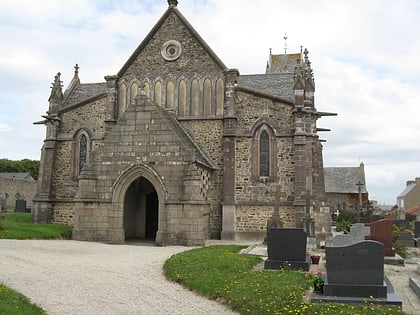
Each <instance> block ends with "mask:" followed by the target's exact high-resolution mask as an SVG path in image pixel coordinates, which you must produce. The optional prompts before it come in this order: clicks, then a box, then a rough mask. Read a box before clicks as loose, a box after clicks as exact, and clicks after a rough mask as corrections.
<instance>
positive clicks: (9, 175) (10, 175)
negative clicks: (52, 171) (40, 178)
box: [0, 173, 33, 180]
mask: <svg viewBox="0 0 420 315" xmlns="http://www.w3.org/2000/svg"><path fill="white" fill-rule="evenodd" d="M0 177H3V178H11V179H18V180H25V179H33V178H32V176H31V174H30V173H0Z"/></svg>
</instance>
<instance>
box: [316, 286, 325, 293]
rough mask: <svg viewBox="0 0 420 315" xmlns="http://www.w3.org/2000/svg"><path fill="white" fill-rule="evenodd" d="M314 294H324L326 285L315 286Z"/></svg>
mask: <svg viewBox="0 0 420 315" xmlns="http://www.w3.org/2000/svg"><path fill="white" fill-rule="evenodd" d="M314 293H318V294H322V293H324V285H323V284H321V285H315V286H314Z"/></svg>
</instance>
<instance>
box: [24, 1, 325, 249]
mask: <svg viewBox="0 0 420 315" xmlns="http://www.w3.org/2000/svg"><path fill="white" fill-rule="evenodd" d="M177 5H178V1H176V0H168V8H167V10H166V11H165V12H164V14H163V15H162V17H161V18H160V19H159V20H158V21H157V23H156V24H155V26H154V27H153V28H152V30H151V31H150V32H149V34H147V36H146V37H145V38H144V40H143V41H142V42H141V43H140V45H139V46H138V47H137V49H136V50H135V51H134V52H133V53H132V55H131V56H130V57H129V58H128V60H127V61H126V63H125V64H124V65H122V67H121V69H120V70H119V71H118V73H117V74H115V75H107V76H105V82H103V83H81V80H80V78H79V67H78V65H76V67H75V71H74V77H73V79H72V80H71V82H70V83H69V84H68V86H67V88H66V89H65V90H63V89H62V82H61V80H60V73H58V74H57V75H56V76H55V80H54V82H53V84H52V87H51V95H50V97H49V108H48V111H47V113H46V115H44V116H42V117H43V118H44V119H43V120H42V121H39V122H36V123H35V124H44V125H45V126H46V137H45V140H44V143H43V146H42V155H41V167H40V173H39V183H38V189H37V194H36V196H35V198H34V201H33V210H32V213H33V220H34V222H36V223H51V222H52V223H56V224H69V225H72V226H73V227H74V228H73V239H75V240H89V241H102V242H110V243H123V242H125V241H126V240H128V239H137V238H146V239H153V240H154V241H155V243H156V244H157V245H175V244H182V245H201V244H204V242H205V240H206V239H220V238H221V239H231V240H232V239H235V240H243V239H248V240H251V239H252V240H262V239H263V238H264V236H265V234H266V230H267V222H269V220H271V218H272V217H273V215H276V217H277V218H279V219H280V221H281V223H282V224H283V226H285V227H302V226H303V225H304V221H305V220H307V219H308V218H312V219H313V218H315V217H316V215H315V214H316V213H317V212H319V211H320V208H322V205H323V204H322V203H323V199H324V196H325V189H324V179H323V159H322V145H321V142H322V140H320V139H319V136H318V131H321V130H326V129H321V128H317V125H316V122H317V119H318V118H320V117H321V116H323V115H328V113H322V112H318V111H317V110H316V108H315V101H314V91H315V84H314V78H313V71H312V69H311V63H310V61H309V59H308V52H307V51H306V50H305V51H303V52H302V51H301V52H300V53H296V54H286V53H285V54H280V55H274V54H272V53H271V52H270V54H269V56H268V62H267V65H266V69H265V74H255V75H240V73H239V71H238V70H237V69H231V68H228V67H227V66H226V65H225V64H224V63H223V62H222V60H220V58H219V57H218V56H217V55H216V54H215V53H214V52H213V50H212V49H211V48H210V47H209V46H208V45H207V44H206V42H205V41H204V40H203V39H202V38H201V36H200V35H199V34H198V33H197V32H196V31H195V29H194V28H193V26H192V25H191V24H190V23H189V22H188V20H187V19H186V18H185V17H184V16H183V15H182V13H181V12H180V11H179V9H178V6H177ZM262 62H264V64H263V66H265V61H262ZM262 72H263V71H262ZM316 225H317V222H316V221H315V226H316Z"/></svg>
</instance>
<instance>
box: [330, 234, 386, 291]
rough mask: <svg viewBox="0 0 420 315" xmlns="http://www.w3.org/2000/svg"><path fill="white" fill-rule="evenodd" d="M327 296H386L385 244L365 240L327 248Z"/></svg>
mask: <svg viewBox="0 0 420 315" xmlns="http://www.w3.org/2000/svg"><path fill="white" fill-rule="evenodd" d="M325 255H326V259H327V265H326V267H327V276H326V281H325V285H324V293H325V295H339V296H361V297H370V296H373V297H386V286H385V285H384V245H383V244H382V243H379V242H375V241H362V242H359V243H354V244H352V245H349V246H341V247H327V248H326V249H325Z"/></svg>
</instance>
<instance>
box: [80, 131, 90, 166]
mask: <svg viewBox="0 0 420 315" xmlns="http://www.w3.org/2000/svg"><path fill="white" fill-rule="evenodd" d="M87 157H88V139H87V137H86V135H85V134H83V135H82V136H81V137H80V142H79V174H80V172H81V171H82V169H83V166H85V164H86V163H87Z"/></svg>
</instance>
